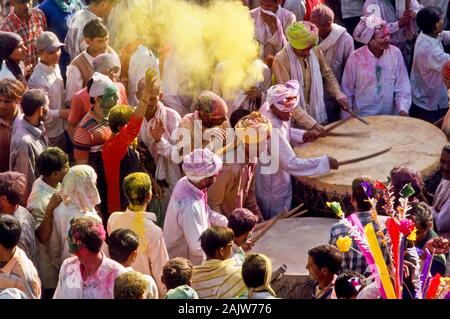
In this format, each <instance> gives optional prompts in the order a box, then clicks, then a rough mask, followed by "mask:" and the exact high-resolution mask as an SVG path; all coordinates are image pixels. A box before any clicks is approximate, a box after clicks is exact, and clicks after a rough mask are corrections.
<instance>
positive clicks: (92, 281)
mask: <svg viewBox="0 0 450 319" xmlns="http://www.w3.org/2000/svg"><path fill="white" fill-rule="evenodd" d="M80 267H81V263H80V260H79V259H78V257H71V258H69V259H66V260H65V261H64V263H63V264H62V266H61V270H60V272H59V280H58V286H57V287H56V291H55V294H54V295H53V299H114V282H115V279H116V278H117V277H119V276H120V275H121V274H122V273H124V272H125V271H126V270H125V267H123V266H122V265H121V264H119V263H117V262H115V261H114V260H112V259H109V258H108V257H106V256H105V255H104V254H103V258H102V262H101V264H100V267H98V269H97V271H96V272H95V274H93V275H91V276H89V277H88V278H86V279H85V280H83V278H82V276H81V268H80Z"/></svg>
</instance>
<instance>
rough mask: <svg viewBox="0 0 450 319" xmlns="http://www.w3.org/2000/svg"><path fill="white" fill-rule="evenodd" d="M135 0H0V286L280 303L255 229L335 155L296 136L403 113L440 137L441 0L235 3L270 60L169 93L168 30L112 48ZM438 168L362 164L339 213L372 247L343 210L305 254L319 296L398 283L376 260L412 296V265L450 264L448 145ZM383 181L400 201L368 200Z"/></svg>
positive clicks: (382, 293) (401, 293)
mask: <svg viewBox="0 0 450 319" xmlns="http://www.w3.org/2000/svg"><path fill="white" fill-rule="evenodd" d="M129 1H130V0H90V1H89V0H87V1H86V2H84V0H83V1H81V0H43V1H42V2H40V3H38V2H36V1H33V0H0V9H1V11H0V299H40V298H45V299H49V298H55V299H113V298H116V299H158V298H159V299H163V298H165V299H198V298H201V299H211V298H214V299H219V298H220V299H223V298H248V299H270V298H277V294H276V292H275V291H274V289H273V288H272V287H271V282H272V273H273V269H272V263H271V260H270V256H266V255H264V254H261V253H254V252H252V249H253V247H254V245H255V243H254V242H253V241H252V233H254V232H257V231H262V232H263V231H264V229H266V228H267V227H268V225H269V224H270V220H271V219H273V218H275V217H276V216H278V214H280V213H283V212H284V211H285V210H286V209H287V210H289V209H290V208H292V206H293V182H292V177H299V176H316V175H321V174H327V173H329V172H330V171H331V170H338V169H339V162H338V161H337V160H336V159H335V158H333V157H332V156H329V155H327V154H324V155H323V156H321V157H316V158H301V157H299V156H297V155H296V153H295V150H294V147H295V146H297V145H300V144H302V143H309V142H312V141H314V140H316V139H319V138H321V137H322V136H323V134H322V132H323V131H324V127H325V125H327V124H330V123H333V122H337V121H339V120H341V119H345V118H348V117H352V116H355V114H357V115H359V116H363V117H364V116H372V115H391V116H402V117H414V118H417V119H420V120H423V121H427V122H430V123H432V124H433V125H435V126H436V127H438V128H439V129H441V130H442V131H443V134H445V135H446V136H447V139H448V140H450V112H449V107H448V105H449V95H448V89H450V54H449V53H447V51H446V47H445V46H446V45H448V44H450V31H445V30H444V29H445V26H446V23H447V20H448V19H447V9H448V8H447V7H448V1H445V0H444V1H429V0H411V1H393V0H365V1H364V0H340V1H323V0H284V1H282V0H260V1H242V4H243V5H245V6H247V7H248V13H249V19H251V21H253V23H254V39H255V41H257V43H258V45H259V52H258V55H259V56H258V57H255V58H256V60H255V64H257V65H258V66H259V67H260V69H261V70H262V71H261V77H260V79H259V81H258V82H257V83H256V82H255V83H253V85H252V86H250V87H248V86H243V87H240V88H237V89H236V90H235V94H234V96H233V97H231V98H230V96H224V95H223V94H222V92H221V89H220V88H221V85H220V81H221V77H220V72H224V70H225V68H226V63H225V62H226V61H217V70H218V72H217V74H215V75H211V79H212V81H211V83H210V86H209V87H205V88H204V91H202V92H200V93H195V95H194V96H186V93H185V92H178V93H177V92H176V90H175V91H174V90H172V89H168V87H170V85H167V83H168V82H170V81H176V78H177V77H176V74H175V77H174V75H173V74H171V73H172V71H173V70H172V71H171V72H168V71H167V72H165V70H168V69H170V67H171V64H172V63H173V59H174V56H173V55H172V56H171V55H170V52H169V53H168V52H167V46H166V44H167V43H162V44H160V45H161V47H147V46H146V45H147V44H146V43H145V41H142V42H139V41H138V42H139V43H138V42H136V41H134V42H133V43H132V44H130V46H127V47H126V50H123V48H120V47H119V48H113V47H111V46H110V45H109V43H110V42H111V43H114V38H113V36H114V33H110V26H111V23H112V21H111V16H112V15H111V11H112V10H113V9H114V7H116V6H118V5H119V4H120V3H121V2H129ZM180 1H188V0H180ZM190 2H198V5H203V6H208V1H190ZM239 2H241V1H239ZM430 2H432V3H433V4H435V5H436V4H437V5H438V6H430ZM130 3H131V2H130ZM217 36H220V35H217ZM175 58H176V57H175ZM160 62H161V63H160ZM222 62H224V63H222ZM174 79H175V80H174ZM169 84H171V83H169ZM172 84H173V83H172ZM172 87H173V86H172ZM175 87H177V85H175ZM411 130H414V128H413V127H411ZM198 132H200V133H201V134H200V135H201V138H200V140H199V139H198V136H197V135H198ZM230 135H232V136H230ZM205 136H206V137H205ZM204 137H205V138H204ZM230 141H231V142H230ZM432 142H433V141H430V143H432ZM180 145H182V147H179V146H180ZM275 147H276V149H275ZM264 154H270V155H271V158H272V160H275V161H276V163H277V167H276V169H275V170H272V171H270V170H269V171H267V170H265V168H266V167H265V163H263V162H262V158H263V156H264ZM440 168H441V169H440V172H439V174H441V175H442V180H441V182H440V184H439V186H438V188H437V189H436V190H434V189H426V188H425V186H424V182H423V178H422V176H421V175H420V172H418V171H416V170H415V169H414V163H411V167H405V166H398V167H394V168H392V171H391V176H390V185H389V186H388V185H384V186H380V183H379V182H378V181H375V180H373V179H372V178H371V177H369V176H354V178H355V179H354V180H353V184H352V190H351V203H352V206H353V211H351V212H346V213H348V215H350V213H352V216H354V217H352V219H351V220H355V219H356V220H357V221H358V223H357V224H358V225H360V226H361V229H364V230H365V231H366V230H367V228H370V229H372V228H371V227H373V230H374V232H375V233H376V234H377V236H376V238H377V241H378V243H379V250H380V256H381V254H382V258H381V259H380V260H381V261H376V263H377V267H375V266H374V262H373V260H372V262H371V258H370V256H372V255H370V254H369V255H370V256H369V257H368V254H367V251H365V250H364V247H365V246H364V245H360V241H361V240H362V239H360V241H358V240H357V238H359V237H358V236H357V235H355V230H354V229H353V228H352V227H349V225H348V223H347V224H346V222H345V221H344V219H343V220H341V221H340V222H337V223H336V225H334V226H333V227H332V228H331V229H330V240H329V242H328V243H323V245H319V246H316V247H311V249H310V250H309V251H308V252H307V254H308V262H307V264H306V265H305V267H306V269H307V270H308V272H309V274H310V276H311V278H312V279H313V280H315V281H316V284H317V286H316V288H315V291H314V292H313V294H312V295H311V298H316V299H327V298H341V299H354V298H361V299H376V298H386V297H387V296H392V295H390V292H389V289H388V288H387V287H388V286H389V285H388V284H387V283H386V282H382V283H380V280H379V279H380V278H381V277H382V275H381V274H382V270H380V269H382V268H383V267H378V266H379V264H378V263H383V262H384V263H385V264H384V265H385V266H386V268H387V269H388V271H389V273H390V274H391V275H392V276H391V277H392V283H391V284H392V285H393V286H395V296H396V297H397V298H418V297H419V295H418V294H417V290H416V293H414V291H415V289H416V288H417V280H419V279H418V277H417V271H418V269H425V270H427V272H426V274H425V278H428V277H430V278H432V279H430V282H434V281H433V280H435V278H439V277H435V276H437V275H439V276H441V277H445V276H446V275H449V274H450V272H449V271H450V269H449V268H450V267H449V265H450V262H449V252H448V250H449V240H450V145H449V144H447V145H443V148H442V153H441V156H440ZM383 187H384V188H383ZM380 189H383V190H386V189H389V190H392V196H393V199H392V203H391V204H392V205H391V206H392V207H391V206H389V205H388V206H389V207H390V208H391V211H389V210H388V209H386V207H387V206H386V205H385V206H384V209H380V206H381V205H375V204H374V200H380V198H381V197H382V194H381V193H382V192H380ZM409 189H412V191H411V192H408V191H407V190H409ZM433 193H434V194H433ZM377 194H378V195H379V196H378V197H377ZM388 202H389V200H388ZM334 207H336V206H334ZM377 210H378V212H377ZM382 210H383V211H382ZM337 211H339V209H337ZM397 212H399V213H398V214H399V216H401V218H400V219H395V218H397V217H395V218H394V215H395V216H397V215H396V214H397ZM313 213H314V212H313ZM377 213H380V214H383V213H384V214H387V215H388V216H390V217H391V221H394V220H398V221H401V223H399V224H400V228H401V229H403V228H402V227H403V226H402V225H404V224H405V225H409V226H410V227H409V228H408V229H410V230H409V232H408V233H407V234H406V233H403V230H402V233H403V235H404V238H403V237H401V238H403V245H404V246H405V247H407V248H410V247H417V248H418V249H420V252H421V254H420V255H419V258H415V257H416V255H417V254H416V253H414V252H415V250H414V252H412V251H411V250H408V249H405V247H404V249H403V250H401V249H400V252H401V253H400V254H401V255H402V256H401V257H399V256H398V251H399V248H398V242H397V241H395V240H394V238H393V237H392V234H394V233H393V232H392V229H393V228H395V227H394V226H393V224H392V223H391V222H388V223H387V225H385V224H384V223H383V222H381V221H379V220H378V218H377ZM349 219H350V217H349ZM406 220H409V222H407V221H406ZM408 223H409V224H408ZM367 226H371V227H367ZM355 227H356V226H355ZM413 229H414V231H413ZM410 233H413V234H414V236H409V235H410ZM368 234H370V232H368V233H364V231H363V232H362V237H364V236H365V235H367V241H369V235H368ZM300 235H301V234H299V236H300ZM352 236H353V241H352V242H351V244H350V245H347V246H349V247H347V248H348V249H344V248H342V247H343V241H344V240H347V238H350V237H352ZM394 237H395V236H394ZM406 237H407V239H406ZM364 240H365V239H364ZM347 244H348V243H347ZM396 245H397V246H396ZM344 246H345V245H344ZM350 246H351V247H350ZM377 247H378V244H377ZM395 247H397V248H395ZM371 248H372V246H371ZM396 249H397V250H396ZM418 251H419V250H418ZM430 254H431V259H432V260H431V261H429V258H428V257H429V256H430ZM374 256H375V257H376V254H375V253H374V255H373V256H372V257H374ZM427 256H428V257H427ZM398 258H400V259H401V261H402V262H401V265H400V266H399V261H398V260H399V259H398ZM427 258H428V259H427ZM383 260H384V261H383ZM427 260H428V261H429V265H428V266H426V265H425V266H424V264H426V262H424V261H427ZM399 267H400V268H401V267H403V268H404V271H403V269H402V271H399V270H398V269H399ZM427 267H428V268H427ZM399 273H400V275H399ZM394 274H395V276H394ZM399 276H400V277H399ZM394 277H395V278H394ZM420 278H421V280H423V278H422V277H420ZM381 279H382V278H381ZM388 281H389V280H388ZM443 282H445V283H448V284H447V285H448V286H447V289H448V290H447V291H444V293H443V295H444V297H445V296H447V297H450V292H449V291H450V281H448V280H447V281H445V280H444V281H443ZM422 284H423V287H425V282H422ZM427 285H428V284H427ZM430 286H432V285H431V284H430ZM444 288H445V284H444ZM436 289H437V288H436ZM427 291H429V290H427V289H425V288H424V290H422V292H427ZM425 295H427V296H431V293H424V296H425ZM435 295H436V292H435ZM441 295H442V291H441ZM420 296H421V295H420Z"/></svg>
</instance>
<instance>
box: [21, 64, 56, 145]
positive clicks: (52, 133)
mask: <svg viewBox="0 0 450 319" xmlns="http://www.w3.org/2000/svg"><path fill="white" fill-rule="evenodd" d="M28 86H29V88H30V89H36V88H42V89H44V90H45V92H47V95H48V99H49V102H50V103H49V113H48V115H47V118H46V121H45V122H44V126H45V129H46V130H47V135H48V137H49V138H52V137H57V136H59V135H61V134H62V133H64V121H63V120H62V119H61V118H60V117H59V111H60V109H61V107H62V105H63V103H64V80H63V78H62V76H61V72H60V70H59V65H58V64H57V65H55V66H54V67H51V66H48V65H45V64H43V63H42V62H38V64H37V65H36V66H35V68H34V70H33V73H32V74H31V76H30V79H29V80H28Z"/></svg>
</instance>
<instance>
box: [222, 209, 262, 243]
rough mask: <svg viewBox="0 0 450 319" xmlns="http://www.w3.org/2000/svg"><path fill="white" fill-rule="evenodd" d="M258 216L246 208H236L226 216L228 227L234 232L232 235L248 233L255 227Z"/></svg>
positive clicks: (237, 235)
mask: <svg viewBox="0 0 450 319" xmlns="http://www.w3.org/2000/svg"><path fill="white" fill-rule="evenodd" d="M257 222H258V218H257V217H256V215H255V214H253V213H252V212H251V211H249V210H248V209H246V208H236V209H235V210H233V212H232V213H231V215H230V217H228V228H231V230H232V231H233V233H234V237H239V236H242V235H244V234H245V233H248V232H249V231H251V230H252V229H253V227H255V225H256V223H257Z"/></svg>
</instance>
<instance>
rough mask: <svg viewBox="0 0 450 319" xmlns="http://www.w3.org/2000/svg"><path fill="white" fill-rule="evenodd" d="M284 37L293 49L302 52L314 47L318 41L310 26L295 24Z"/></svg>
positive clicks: (301, 23)
mask: <svg viewBox="0 0 450 319" xmlns="http://www.w3.org/2000/svg"><path fill="white" fill-rule="evenodd" d="M286 36H287V39H288V41H289V43H290V44H291V46H292V47H293V48H294V49H299V50H304V49H306V48H308V47H310V46H316V45H317V42H318V39H317V35H316V33H315V32H314V31H313V26H312V25H311V24H309V23H308V24H306V23H304V22H295V23H294V24H293V25H291V26H290V27H289V28H288V29H287V31H286Z"/></svg>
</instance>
